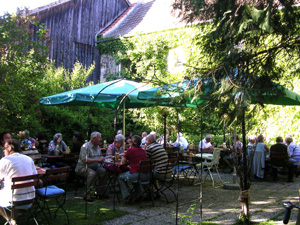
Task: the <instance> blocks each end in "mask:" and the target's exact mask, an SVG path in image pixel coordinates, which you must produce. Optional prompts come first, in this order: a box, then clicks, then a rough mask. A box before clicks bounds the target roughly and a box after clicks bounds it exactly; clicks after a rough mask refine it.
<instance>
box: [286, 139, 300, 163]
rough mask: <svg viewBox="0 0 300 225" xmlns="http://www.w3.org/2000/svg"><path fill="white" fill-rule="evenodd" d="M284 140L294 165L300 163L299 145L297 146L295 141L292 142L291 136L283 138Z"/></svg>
mask: <svg viewBox="0 0 300 225" xmlns="http://www.w3.org/2000/svg"><path fill="white" fill-rule="evenodd" d="M285 142H286V144H287V146H288V150H289V152H290V156H291V158H292V160H290V161H294V165H295V166H297V165H299V164H300V146H298V145H297V144H296V143H295V142H293V138H291V137H287V138H286V139H285Z"/></svg>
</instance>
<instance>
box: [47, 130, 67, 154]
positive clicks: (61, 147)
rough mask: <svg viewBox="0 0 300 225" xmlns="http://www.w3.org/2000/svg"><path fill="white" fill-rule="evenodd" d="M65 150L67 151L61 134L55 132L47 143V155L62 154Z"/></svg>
mask: <svg viewBox="0 0 300 225" xmlns="http://www.w3.org/2000/svg"><path fill="white" fill-rule="evenodd" d="M65 151H67V145H66V143H65V142H64V141H63V140H62V134H61V133H57V134H55V135H54V136H53V140H52V141H50V143H49V146H48V155H62V154H63V152H65Z"/></svg>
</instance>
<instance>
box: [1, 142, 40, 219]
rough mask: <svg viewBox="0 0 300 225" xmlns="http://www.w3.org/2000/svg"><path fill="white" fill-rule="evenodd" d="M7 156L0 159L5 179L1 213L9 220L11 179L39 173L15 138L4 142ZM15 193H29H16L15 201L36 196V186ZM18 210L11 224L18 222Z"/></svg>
mask: <svg viewBox="0 0 300 225" xmlns="http://www.w3.org/2000/svg"><path fill="white" fill-rule="evenodd" d="M3 151H4V155H5V157H4V158H2V159H1V160H0V180H2V181H4V187H3V188H2V189H1V190H0V214H1V215H2V216H3V217H4V218H5V219H6V220H8V218H7V217H6V214H5V212H4V207H7V206H10V205H11V203H10V202H11V201H12V190H11V185H12V183H11V179H12V178H13V177H20V176H28V175H33V174H37V171H36V169H35V166H34V162H33V160H32V159H31V158H30V157H29V156H26V155H22V154H20V153H19V152H20V151H21V148H20V144H19V142H18V141H17V140H15V139H10V140H8V141H7V142H5V144H4V150H3ZM15 193H27V194H26V195H24V194H22V195H18V194H16V195H14V197H15V198H14V201H24V200H29V199H33V198H34V197H35V189H34V187H27V188H22V189H18V190H16V192H15ZM16 215H17V212H16V210H15V211H14V212H13V214H12V216H13V218H12V219H11V220H10V223H9V224H16V222H15V219H16Z"/></svg>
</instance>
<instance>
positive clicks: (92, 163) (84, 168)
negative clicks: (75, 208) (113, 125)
mask: <svg viewBox="0 0 300 225" xmlns="http://www.w3.org/2000/svg"><path fill="white" fill-rule="evenodd" d="M101 140H102V139H101V133H99V132H93V133H92V134H91V140H90V141H89V142H88V143H85V144H83V145H82V147H81V149H80V154H79V159H78V163H77V165H76V168H75V172H76V174H77V175H79V176H82V177H86V179H87V180H86V182H87V186H88V187H90V186H92V185H93V184H94V183H95V181H96V178H97V176H98V177H99V179H100V182H99V185H100V186H102V187H103V188H101V189H100V193H97V194H99V195H103V194H104V191H105V187H104V185H105V184H106V177H105V175H106V170H105V169H104V168H103V167H101V165H100V163H101V162H103V161H104V159H105V158H104V157H102V156H101V150H100V147H99V145H100V143H101ZM84 200H86V201H93V199H92V198H91V196H90V194H89V193H87V195H86V196H85V197H84Z"/></svg>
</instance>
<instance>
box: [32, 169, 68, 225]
mask: <svg viewBox="0 0 300 225" xmlns="http://www.w3.org/2000/svg"><path fill="white" fill-rule="evenodd" d="M69 171H70V167H69V166H67V167H61V168H56V169H48V170H46V174H45V177H44V179H43V180H44V184H45V186H44V187H43V188H39V189H37V196H38V201H37V202H38V208H39V211H38V212H37V214H36V215H38V214H39V213H40V212H42V214H43V215H44V216H45V217H46V219H47V221H48V224H49V220H48V216H47V214H46V213H45V212H44V210H45V208H47V210H48V214H49V216H50V217H52V215H51V212H50V207H49V204H48V200H50V199H54V200H55V203H56V207H55V208H54V209H55V212H54V218H55V217H56V214H57V211H58V210H59V209H62V210H63V212H64V214H65V215H66V217H67V221H68V224H69V223H70V220H69V216H68V214H67V212H66V210H65V209H64V208H63V207H64V204H65V202H66V191H65V187H66V183H67V178H68V176H69Z"/></svg>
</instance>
